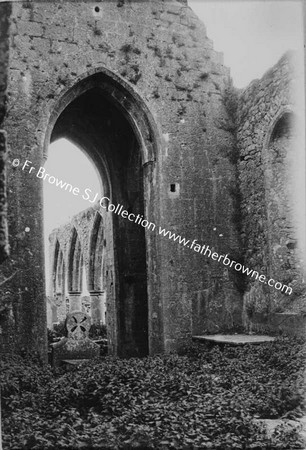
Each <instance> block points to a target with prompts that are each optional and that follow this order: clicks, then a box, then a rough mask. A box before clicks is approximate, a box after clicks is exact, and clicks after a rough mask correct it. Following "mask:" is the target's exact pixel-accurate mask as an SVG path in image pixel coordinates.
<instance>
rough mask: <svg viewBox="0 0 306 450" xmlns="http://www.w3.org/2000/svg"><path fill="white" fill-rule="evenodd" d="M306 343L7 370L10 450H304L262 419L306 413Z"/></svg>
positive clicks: (15, 362)
mask: <svg viewBox="0 0 306 450" xmlns="http://www.w3.org/2000/svg"><path fill="white" fill-rule="evenodd" d="M305 357H306V350H305V345H304V343H303V342H302V341H301V340H294V339H285V338H284V339H280V340H277V341H275V342H274V343H267V344H264V345H258V346H243V347H224V348H223V349H222V348H220V347H218V346H214V347H212V348H208V347H205V346H203V344H201V345H200V346H194V347H192V348H191V349H189V350H188V351H187V352H186V354H184V355H168V356H161V357H149V358H144V359H137V358H133V359H128V360H122V359H121V360H120V359H115V358H110V357H106V358H101V359H100V360H97V361H92V362H91V363H87V364H86V365H84V366H83V367H81V368H79V369H78V370H76V371H73V372H68V373H65V374H61V373H56V374H55V373H52V371H51V369H47V368H43V367H41V366H39V364H35V362H33V361H30V360H24V359H23V360H22V359H21V358H17V357H16V358H14V359H6V360H3V361H2V362H1V375H0V377H1V384H2V427H3V430H2V432H3V445H4V450H6V449H56V450H58V449H68V448H69V449H90V448H95V449H129V448H141V449H143V448H152V449H161V450H163V449H164V450H166V449H170V448H174V449H213V450H218V449H220V450H221V449H222V450H226V449H258V450H264V449H286V450H289V449H298V448H303V445H302V444H301V442H300V438H299V437H298V433H297V432H295V431H292V429H290V430H289V429H288V430H287V431H286V427H279V428H278V429H276V431H275V433H274V435H273V436H272V437H270V438H269V437H268V436H267V434H266V431H265V428H264V426H263V425H260V424H259V425H258V424H257V422H256V423H255V422H254V420H253V419H254V418H257V419H259V418H279V417H286V418H296V417H301V416H303V415H304V413H305V405H304V399H305V390H306V389H305V379H304V365H305Z"/></svg>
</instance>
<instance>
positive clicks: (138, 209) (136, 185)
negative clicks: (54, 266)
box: [45, 71, 162, 356]
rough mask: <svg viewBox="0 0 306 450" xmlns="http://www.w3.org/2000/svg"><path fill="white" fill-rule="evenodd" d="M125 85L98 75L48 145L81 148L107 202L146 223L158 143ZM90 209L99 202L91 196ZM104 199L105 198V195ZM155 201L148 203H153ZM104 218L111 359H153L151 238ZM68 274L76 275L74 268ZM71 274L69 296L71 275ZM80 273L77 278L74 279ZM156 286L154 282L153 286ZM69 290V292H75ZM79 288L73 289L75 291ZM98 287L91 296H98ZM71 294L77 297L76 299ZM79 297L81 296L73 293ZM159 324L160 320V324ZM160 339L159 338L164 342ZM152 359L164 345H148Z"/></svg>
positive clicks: (67, 99)
mask: <svg viewBox="0 0 306 450" xmlns="http://www.w3.org/2000/svg"><path fill="white" fill-rule="evenodd" d="M123 84H124V85H120V84H119V80H118V77H116V76H113V77H110V76H109V73H107V74H106V73H105V71H104V72H103V73H95V74H93V75H91V76H89V77H87V78H85V79H84V80H81V81H80V82H79V83H77V85H75V86H74V87H73V88H72V89H70V90H69V91H68V92H67V93H66V94H64V96H63V97H62V98H61V99H59V101H58V104H57V105H56V107H55V109H54V112H53V114H52V115H51V118H50V123H49V126H48V129H47V133H46V141H45V144H46V145H45V155H46V156H47V144H48V143H49V142H53V141H54V140H56V139H59V138H66V139H68V140H70V141H71V142H73V143H75V144H76V145H77V146H79V147H81V148H82V149H83V150H84V152H85V153H86V154H87V156H88V157H89V158H90V159H91V160H92V161H93V162H94V164H95V167H96V169H97V170H98V172H99V174H100V176H101V179H102V184H103V195H104V196H107V197H108V198H109V199H110V201H111V203H112V204H115V205H116V204H120V205H123V207H124V208H125V209H126V210H127V211H129V212H133V213H135V214H140V215H142V216H144V217H145V216H147V215H148V214H150V215H151V217H152V214H153V207H152V195H151V178H152V174H153V170H154V167H153V166H154V161H155V147H156V146H157V138H156V137H155V138H154V133H155V130H154V129H153V127H152V125H151V124H150V120H152V119H151V118H148V114H147V113H148V111H145V109H146V108H145V106H144V104H143V103H142V102H141V100H140V98H139V97H138V96H137V95H136V94H135V93H134V94H133V96H132V95H131V92H129V90H128V89H127V86H126V83H125V82H123ZM83 194H84V195H86V196H87V198H86V199H88V202H89V203H88V206H92V205H93V204H94V200H95V201H97V200H99V197H101V196H97V195H96V194H98V193H94V192H91V190H90V186H89V187H88V191H87V193H86V194H85V193H83ZM101 195H102V194H101ZM148 199H150V201H151V202H150V201H148ZM101 213H103V214H104V217H103V224H104V236H105V238H104V241H103V242H104V244H103V245H104V247H105V249H104V253H105V263H104V275H105V291H106V298H107V312H108V313H107V326H108V330H109V346H110V352H111V353H114V354H118V355H124V356H130V355H138V356H141V355H145V354H147V353H148V352H149V320H148V315H149V308H150V299H149V298H148V292H150V290H151V289H150V287H149V286H148V278H150V273H149V271H148V267H149V268H150V264H152V247H151V244H152V236H148V233H147V236H146V230H145V229H144V228H143V227H141V226H139V225H137V224H135V223H131V222H129V221H128V220H126V219H124V218H122V217H121V216H117V215H115V214H112V213H111V212H109V211H108V212H105V208H104V211H102V210H101ZM69 267H70V268H71V267H72V265H71V261H70V265H69ZM69 267H68V290H69V293H70V291H71V289H72V288H73V286H72V285H71V286H70V284H71V283H69V279H70V280H72V279H71V276H70V272H71V270H70V268H69ZM74 272H75V271H74ZM149 282H150V281H149ZM69 286H70V287H71V289H70V287H69ZM74 287H75V286H74ZM95 289H96V288H95V286H93V289H92V290H93V291H94V290H95ZM71 292H72V291H71ZM75 293H76V295H77V294H78V291H75ZM160 319H161V318H160ZM161 339H162V336H161V335H160V336H158V340H159V341H161ZM150 347H151V351H154V349H155V348H157V347H159V348H160V342H154V340H153V339H151V342H150Z"/></svg>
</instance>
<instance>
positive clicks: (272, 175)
mask: <svg viewBox="0 0 306 450" xmlns="http://www.w3.org/2000/svg"><path fill="white" fill-rule="evenodd" d="M297 86H298V84H297V76H296V61H295V59H294V55H293V54H291V53H287V54H285V55H284V56H283V57H282V58H281V59H280V61H279V62H278V63H277V64H276V65H275V66H274V67H273V68H272V69H270V70H269V71H268V72H267V73H266V74H265V75H264V76H263V78H262V79H261V80H255V81H253V82H252V83H251V84H250V85H249V86H248V87H247V88H246V89H245V90H244V91H242V92H241V93H240V95H239V102H238V131H237V141H238V148H239V152H240V162H239V180H240V194H241V226H242V240H243V251H244V255H245V257H244V263H245V266H247V267H249V268H250V269H254V270H256V271H258V273H259V274H263V275H265V276H266V277H267V279H266V282H260V281H255V280H254V278H252V277H248V276H246V277H245V283H246V291H245V294H244V325H245V326H246V327H247V328H248V329H251V330H256V329H257V330H265V331H273V330H277V329H279V328H280V329H283V330H286V331H290V328H291V332H294V330H293V329H292V321H291V325H290V326H288V327H287V326H286V324H285V322H286V320H287V319H286V317H287V316H286V313H288V314H289V315H290V313H292V312H301V310H303V303H304V302H305V293H306V290H305V283H304V282H303V271H302V264H301V254H300V252H299V249H298V245H297V227H296V217H295V212H296V206H297V203H296V201H297V197H298V195H297V193H296V192H295V182H294V177H295V173H296V172H295V169H296V166H295V160H297V159H298V156H299V152H300V150H301V149H300V148H299V141H298V134H299V131H298V128H297V123H298V114H299V111H297V110H296V105H297V102H296V90H297ZM269 278H273V279H274V280H275V281H278V282H280V283H282V284H283V285H286V286H289V287H290V288H292V294H291V295H289V293H290V291H287V293H286V290H285V289H284V290H283V292H282V291H281V290H277V289H275V288H274V287H269V286H268V285H267V280H268V279H269ZM288 292H289V293H288ZM275 314H283V315H282V316H279V320H277V316H275ZM291 319H292V318H291ZM291 319H290V320H291ZM281 322H282V325H280V323H281Z"/></svg>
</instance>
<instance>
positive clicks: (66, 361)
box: [62, 359, 89, 366]
mask: <svg viewBox="0 0 306 450" xmlns="http://www.w3.org/2000/svg"><path fill="white" fill-rule="evenodd" d="M86 361H89V359H62V363H64V364H69V365H71V366H79V365H80V364H82V363H83V362H86Z"/></svg>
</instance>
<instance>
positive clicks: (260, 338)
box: [192, 334, 275, 345]
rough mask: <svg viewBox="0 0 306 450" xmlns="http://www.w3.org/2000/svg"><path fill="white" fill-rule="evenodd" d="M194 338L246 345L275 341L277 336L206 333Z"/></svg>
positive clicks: (196, 339)
mask: <svg viewBox="0 0 306 450" xmlns="http://www.w3.org/2000/svg"><path fill="white" fill-rule="evenodd" d="M192 339H193V340H194V341H208V342H212V343H215V344H230V345H245V344H263V343H265V342H273V341H274V340H275V337H272V336H267V335H249V334H204V335H202V336H192Z"/></svg>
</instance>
